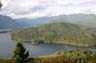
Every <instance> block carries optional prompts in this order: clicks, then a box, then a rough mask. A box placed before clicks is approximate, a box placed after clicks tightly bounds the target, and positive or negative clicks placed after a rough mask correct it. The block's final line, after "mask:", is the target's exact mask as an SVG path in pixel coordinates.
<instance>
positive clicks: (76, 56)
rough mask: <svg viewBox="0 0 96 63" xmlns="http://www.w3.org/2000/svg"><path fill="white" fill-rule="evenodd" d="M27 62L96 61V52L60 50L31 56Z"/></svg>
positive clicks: (1, 62)
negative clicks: (49, 53) (47, 54)
mask: <svg viewBox="0 0 96 63" xmlns="http://www.w3.org/2000/svg"><path fill="white" fill-rule="evenodd" d="M19 59H20V58H19ZM15 61H16V60H15V59H14V58H9V59H0V63H15ZM19 63H21V62H19ZM26 63H96V52H92V51H89V50H70V51H59V52H56V53H54V54H52V55H49V56H39V57H35V58H30V59H29V60H28V61H27V62H26Z"/></svg>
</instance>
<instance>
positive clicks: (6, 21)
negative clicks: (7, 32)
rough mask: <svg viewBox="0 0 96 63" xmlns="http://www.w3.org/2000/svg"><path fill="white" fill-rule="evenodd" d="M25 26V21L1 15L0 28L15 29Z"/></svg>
mask: <svg viewBox="0 0 96 63" xmlns="http://www.w3.org/2000/svg"><path fill="white" fill-rule="evenodd" d="M23 26H24V25H23V22H22V23H20V22H17V21H16V20H14V19H12V18H10V17H8V16H3V15H0V29H14V28H19V27H23Z"/></svg>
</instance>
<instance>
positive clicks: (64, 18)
mask: <svg viewBox="0 0 96 63" xmlns="http://www.w3.org/2000/svg"><path fill="white" fill-rule="evenodd" d="M16 20H17V21H22V22H26V23H28V24H29V26H38V25H41V24H45V23H50V22H68V23H73V24H79V25H84V26H90V27H96V15H95V14H70V15H60V16H52V17H41V18H36V19H31V18H30V19H28V18H21V19H16Z"/></svg>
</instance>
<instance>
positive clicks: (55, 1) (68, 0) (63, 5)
mask: <svg viewBox="0 0 96 63" xmlns="http://www.w3.org/2000/svg"><path fill="white" fill-rule="evenodd" d="M1 2H2V4H3V7H2V9H1V10H0V14H2V15H7V16H10V17H12V18H14V19H16V18H38V17H44V16H48V17H50V16H59V15H65V14H67V15H68V14H79V13H82V14H96V0H1Z"/></svg>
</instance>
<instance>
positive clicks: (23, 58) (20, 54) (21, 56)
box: [13, 42, 29, 63]
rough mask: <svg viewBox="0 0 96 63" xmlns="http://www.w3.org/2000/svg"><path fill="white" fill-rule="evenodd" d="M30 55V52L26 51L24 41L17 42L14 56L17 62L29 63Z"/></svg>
mask: <svg viewBox="0 0 96 63" xmlns="http://www.w3.org/2000/svg"><path fill="white" fill-rule="evenodd" d="M28 57H29V52H28V51H26V49H25V48H24V46H23V44H22V43H19V42H18V43H17V45H16V47H15V49H14V55H13V58H14V59H15V60H16V63H27V61H28V59H29V58H28Z"/></svg>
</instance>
